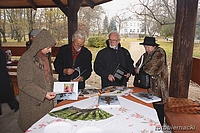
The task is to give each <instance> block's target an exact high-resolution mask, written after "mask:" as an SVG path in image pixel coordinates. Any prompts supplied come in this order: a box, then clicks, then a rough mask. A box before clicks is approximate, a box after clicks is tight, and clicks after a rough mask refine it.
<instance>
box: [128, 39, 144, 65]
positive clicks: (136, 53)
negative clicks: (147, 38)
mask: <svg viewBox="0 0 200 133" xmlns="http://www.w3.org/2000/svg"><path fill="white" fill-rule="evenodd" d="M129 52H130V53H131V57H132V59H133V60H134V65H135V63H136V62H137V61H138V60H139V58H140V56H141V55H142V54H143V53H144V52H145V49H144V47H143V45H139V42H132V43H131V44H130V50H129Z"/></svg>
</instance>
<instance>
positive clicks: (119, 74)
mask: <svg viewBox="0 0 200 133" xmlns="http://www.w3.org/2000/svg"><path fill="white" fill-rule="evenodd" d="M125 74H127V70H126V68H125V67H124V66H122V65H121V64H118V65H117V67H116V69H115V71H114V73H113V76H114V77H115V81H116V82H118V83H119V84H121V83H122V82H123V81H124V80H126V77H125V76H124V75H125Z"/></svg>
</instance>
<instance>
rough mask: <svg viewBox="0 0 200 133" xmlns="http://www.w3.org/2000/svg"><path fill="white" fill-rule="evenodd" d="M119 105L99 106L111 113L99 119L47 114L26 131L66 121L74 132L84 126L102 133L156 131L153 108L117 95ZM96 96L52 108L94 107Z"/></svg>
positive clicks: (37, 132)
mask: <svg viewBox="0 0 200 133" xmlns="http://www.w3.org/2000/svg"><path fill="white" fill-rule="evenodd" d="M118 98H119V101H120V105H121V107H109V108H107V107H106V108H101V109H103V110H105V111H107V112H109V113H111V114H113V116H112V117H110V118H108V119H105V120H99V121H95V120H92V121H82V120H78V121H75V122H74V121H71V120H69V119H60V118H56V117H53V116H50V115H49V114H46V115H45V116H44V117H43V118H41V119H40V120H39V121H37V122H36V123H35V124H34V125H32V126H31V127H30V128H29V129H28V130H27V131H26V133H43V129H44V128H45V127H46V126H48V125H49V124H51V123H55V122H61V121H63V122H66V123H69V124H70V125H72V130H71V132H70V133H76V132H77V130H80V129H81V128H84V127H97V128H99V129H101V130H102V131H103V133H154V132H156V133H158V132H162V131H159V129H160V127H161V125H160V123H159V120H158V117H157V113H156V111H155V110H154V109H153V108H150V107H147V106H144V105H142V104H139V103H136V102H133V101H130V100H127V99H125V98H123V97H120V96H119V97H118ZM97 101H98V97H96V96H95V97H91V98H88V99H85V100H81V101H77V102H74V103H71V104H67V105H63V106H60V107H57V108H54V109H53V110H52V111H56V110H59V109H62V108H65V107H69V106H75V107H78V108H84V109H85V108H96V107H97Z"/></svg>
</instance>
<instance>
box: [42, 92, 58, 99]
mask: <svg viewBox="0 0 200 133" xmlns="http://www.w3.org/2000/svg"><path fill="white" fill-rule="evenodd" d="M45 97H46V99H48V100H51V99H53V98H55V97H56V93H54V92H47V94H46V96H45Z"/></svg>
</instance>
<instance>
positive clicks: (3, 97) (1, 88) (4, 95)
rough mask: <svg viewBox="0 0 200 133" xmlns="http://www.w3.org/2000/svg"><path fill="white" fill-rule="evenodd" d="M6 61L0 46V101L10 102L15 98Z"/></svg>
mask: <svg viewBox="0 0 200 133" xmlns="http://www.w3.org/2000/svg"><path fill="white" fill-rule="evenodd" d="M6 63H7V61H6V55H5V53H4V52H3V50H2V49H1V48H0V103H7V102H11V101H13V100H14V99H15V97H14V90H13V88H12V86H11V81H10V76H9V74H8V70H7V68H6Z"/></svg>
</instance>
